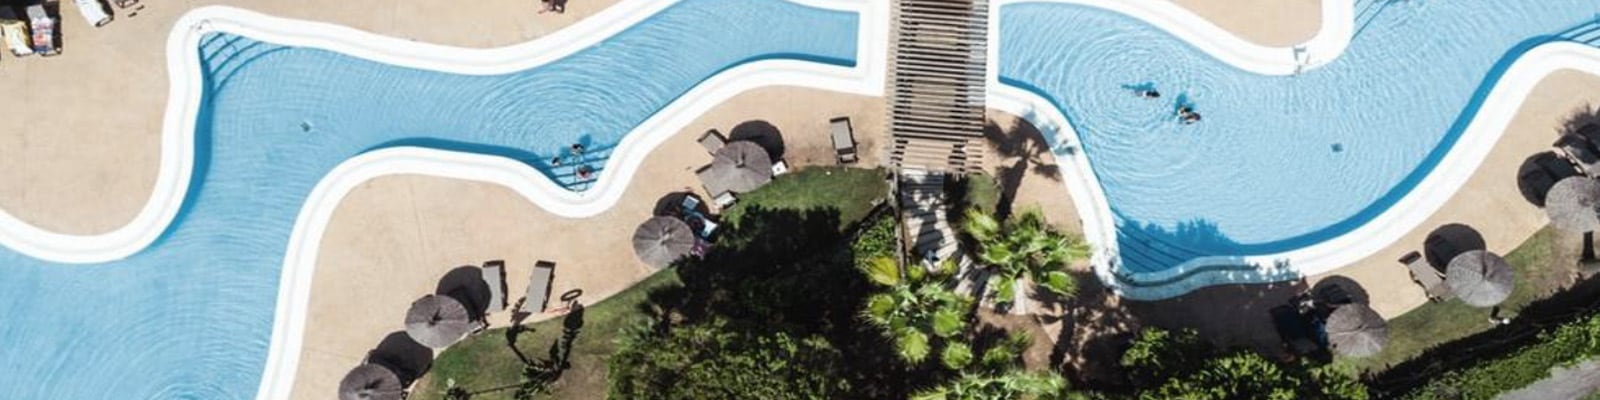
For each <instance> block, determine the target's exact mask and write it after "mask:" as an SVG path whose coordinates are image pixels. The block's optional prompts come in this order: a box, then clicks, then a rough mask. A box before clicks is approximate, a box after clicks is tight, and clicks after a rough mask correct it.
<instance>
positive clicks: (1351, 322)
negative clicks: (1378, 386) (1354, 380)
mask: <svg viewBox="0 0 1600 400" xmlns="http://www.w3.org/2000/svg"><path fill="white" fill-rule="evenodd" d="M1324 328H1325V329H1327V332H1328V345H1329V346H1331V347H1333V351H1336V352H1338V353H1339V354H1343V355H1346V356H1351V357H1366V356H1370V355H1373V354H1378V352H1379V351H1382V350H1383V345H1384V344H1385V343H1388V342H1389V323H1388V322H1384V321H1383V317H1382V316H1379V315H1378V312H1377V311H1372V308H1370V307H1367V305H1366V304H1361V303H1350V304H1345V305H1342V306H1339V308H1336V309H1334V310H1333V313H1332V314H1329V315H1328V321H1327V324H1326V325H1324Z"/></svg>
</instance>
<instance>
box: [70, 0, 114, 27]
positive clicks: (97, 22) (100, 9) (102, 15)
mask: <svg viewBox="0 0 1600 400" xmlns="http://www.w3.org/2000/svg"><path fill="white" fill-rule="evenodd" d="M72 2H73V3H74V4H76V5H77V6H78V13H79V14H83V19H84V20H85V21H88V22H89V25H94V26H95V27H96V28H99V27H102V26H106V24H109V23H111V14H106V9H105V7H104V6H101V5H100V0H72Z"/></svg>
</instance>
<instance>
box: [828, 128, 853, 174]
mask: <svg viewBox="0 0 1600 400" xmlns="http://www.w3.org/2000/svg"><path fill="white" fill-rule="evenodd" d="M828 125H829V130H830V131H831V133H832V135H830V136H832V137H833V151H834V153H837V155H838V157H839V163H840V164H850V163H854V162H856V160H857V158H856V135H855V130H854V129H851V128H850V118H849V117H839V118H834V119H832V120H829V121H828Z"/></svg>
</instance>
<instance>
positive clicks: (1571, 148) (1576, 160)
mask: <svg viewBox="0 0 1600 400" xmlns="http://www.w3.org/2000/svg"><path fill="white" fill-rule="evenodd" d="M1556 148H1557V149H1559V150H1560V151H1561V153H1562V154H1563V155H1565V156H1566V158H1567V160H1570V161H1572V164H1573V165H1576V166H1578V169H1579V170H1581V171H1583V173H1584V174H1585V175H1589V176H1594V175H1595V174H1600V155H1596V154H1595V150H1594V146H1593V144H1591V143H1589V140H1588V139H1585V138H1584V137H1583V136H1580V135H1576V134H1571V135H1563V136H1561V139H1559V140H1557V141H1556Z"/></svg>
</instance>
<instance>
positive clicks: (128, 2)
mask: <svg viewBox="0 0 1600 400" xmlns="http://www.w3.org/2000/svg"><path fill="white" fill-rule="evenodd" d="M115 2H116V4H117V8H128V7H133V6H135V5H138V4H139V0H115Z"/></svg>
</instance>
